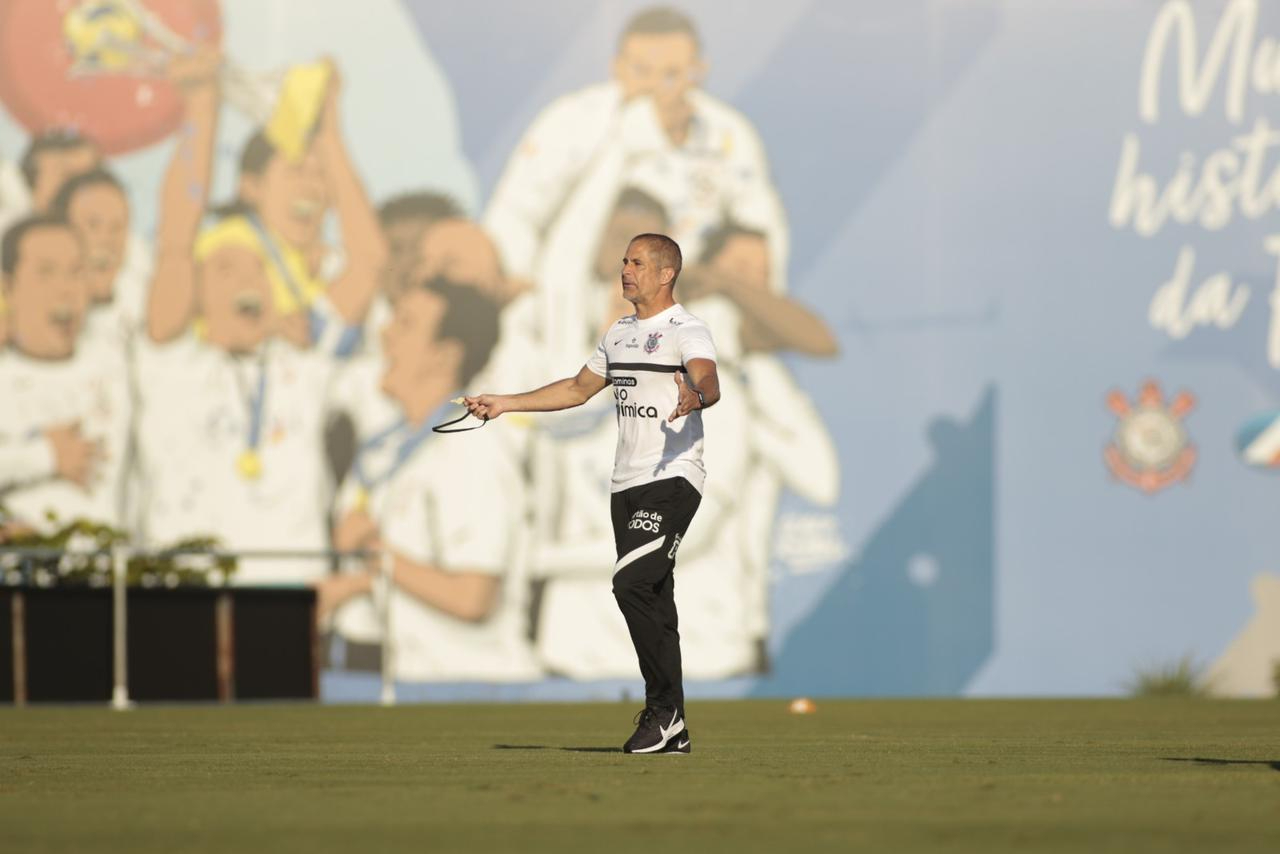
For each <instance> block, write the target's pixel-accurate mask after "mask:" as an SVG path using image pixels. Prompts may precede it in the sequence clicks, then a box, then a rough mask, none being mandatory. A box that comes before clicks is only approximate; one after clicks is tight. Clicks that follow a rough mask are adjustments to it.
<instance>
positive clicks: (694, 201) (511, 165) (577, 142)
mask: <svg viewBox="0 0 1280 854" xmlns="http://www.w3.org/2000/svg"><path fill="white" fill-rule="evenodd" d="M689 106H690V107H691V108H692V111H693V116H692V120H691V122H690V127H689V135H688V138H687V139H686V140H685V141H684V142H683V143H681V144H679V145H677V144H675V143H673V142H672V141H671V140H670V139H669V138H667V136H666V134H665V132H664V131H663V130H662V127H661V123H660V122H659V120H658V115H657V112H656V110H655V108H654V106H653V103H652V101H651V100H650V99H648V98H633V99H631V100H625V99H624V98H623V96H622V88H621V87H620V86H619V85H618V84H617V83H616V82H614V81H610V82H607V83H600V84H596V85H593V86H588V87H586V88H585V89H580V90H578V91H576V92H572V93H569V94H567V95H564V96H562V97H560V98H557V99H556V100H555V101H554V102H552V103H551V104H549V105H548V106H547V107H546V108H544V109H543V110H542V112H541V113H539V114H538V117H537V118H536V119H535V120H534V122H533V124H532V125H531V126H530V127H529V129H528V130H526V131H525V133H524V136H523V137H522V138H521V141H520V144H519V145H518V146H517V147H516V149H515V151H514V152H512V154H511V157H510V159H509V160H508V161H507V165H506V168H505V170H504V171H503V174H502V178H501V179H500V180H499V181H498V184H497V186H496V187H495V188H494V191H493V196H492V198H491V199H490V201H489V205H488V208H487V209H486V211H485V214H484V220H483V221H484V226H485V230H486V231H488V232H489V234H491V235H492V236H493V239H494V241H495V242H496V243H497V245H498V249H499V251H500V252H501V253H502V259H503V264H504V266H505V267H506V270H507V273H508V274H509V275H511V276H515V277H520V278H531V279H535V280H536V273H537V268H538V266H539V265H538V259H539V257H540V255H541V254H542V252H543V251H544V250H545V248H546V247H545V246H544V243H543V241H544V239H545V238H546V236H547V235H548V234H549V233H550V230H551V228H552V227H553V225H554V223H555V222H556V221H557V220H558V219H559V217H560V216H561V215H562V213H563V212H564V211H565V210H567V209H568V208H570V207H571V206H572V200H573V197H574V196H575V195H576V194H577V192H578V191H579V190H580V189H581V188H582V182H583V180H584V178H585V177H586V176H587V175H588V173H590V172H591V170H592V169H593V168H594V165H595V164H598V163H600V162H601V160H602V159H608V158H609V157H610V156H614V155H616V156H617V157H619V158H620V161H621V163H620V165H621V172H620V174H619V175H618V176H617V178H618V181H619V184H620V186H624V187H627V186H630V187H637V188H639V189H642V190H644V191H645V192H646V193H648V194H650V195H651V196H653V197H654V198H656V199H658V200H659V201H661V202H662V204H663V207H664V208H665V209H666V211H667V215H668V217H669V218H670V220H671V230H670V232H669V233H670V235H671V237H672V238H673V239H675V241H676V242H677V243H679V244H680V247H681V249H682V250H683V251H684V255H685V257H686V258H697V257H698V256H699V255H700V254H701V253H702V248H703V242H704V238H705V237H706V234H707V232H709V231H710V230H712V229H714V228H715V227H716V226H718V225H720V224H721V223H723V222H724V220H725V219H726V218H729V219H732V220H733V221H734V222H737V223H741V224H743V225H746V226H748V227H750V228H755V229H759V230H760V231H763V232H764V234H765V236H766V239H767V240H768V244H769V258H770V267H771V270H770V276H769V283H770V287H771V288H773V290H774V291H776V292H785V291H786V269H787V264H786V262H787V255H788V244H789V235H788V230H787V221H786V215H785V213H784V212H783V209H782V203H781V201H780V199H779V198H778V193H777V191H776V190H775V189H774V187H773V181H772V178H771V177H770V175H769V166H768V160H767V158H766V156H765V150H764V145H763V144H762V142H761V140H760V136H759V134H757V133H756V131H755V128H753V127H752V126H751V123H750V121H748V120H747V118H746V117H745V116H743V115H742V114H741V113H739V112H738V111H737V110H735V109H734V108H733V107H731V106H729V105H728V104H726V103H724V102H723V101H720V100H718V99H716V98H714V97H712V96H711V95H708V94H707V93H706V92H703V91H702V90H700V89H694V90H692V91H690V93H689ZM601 224H603V222H602V223H601ZM538 284H539V286H540V287H541V286H543V283H541V282H539V283H538Z"/></svg>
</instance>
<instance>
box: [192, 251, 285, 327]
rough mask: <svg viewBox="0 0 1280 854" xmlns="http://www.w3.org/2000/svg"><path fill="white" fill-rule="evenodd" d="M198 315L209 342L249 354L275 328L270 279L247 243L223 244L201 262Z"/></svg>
mask: <svg viewBox="0 0 1280 854" xmlns="http://www.w3.org/2000/svg"><path fill="white" fill-rule="evenodd" d="M197 275H198V276H199V280H198V281H199V288H200V290H199V293H200V314H201V316H202V317H203V318H204V320H205V323H206V324H207V329H208V340H209V343H210V344H213V345H214V346H216V347H220V348H222V349H224V350H227V351H228V352H231V353H249V352H252V351H253V350H254V349H255V348H256V347H257V346H258V345H259V344H261V343H262V342H263V341H264V340H266V338H267V336H268V335H270V334H271V332H272V330H273V329H274V328H275V323H276V315H275V303H274V302H272V299H271V282H270V280H269V279H268V278H267V270H266V266H265V264H264V263H263V260H262V258H261V256H259V255H258V253H257V252H255V251H254V250H252V249H250V248H248V247H247V246H238V245H234V244H232V245H227V246H222V247H219V248H218V249H215V250H213V252H211V253H210V254H209V257H207V258H205V259H204V261H203V262H201V264H200V267H199V269H198V271H197Z"/></svg>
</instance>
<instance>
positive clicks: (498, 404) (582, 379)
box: [464, 365, 608, 418]
mask: <svg viewBox="0 0 1280 854" xmlns="http://www.w3.org/2000/svg"><path fill="white" fill-rule="evenodd" d="M607 384H608V383H607V381H606V380H605V378H604V377H602V376H600V375H599V374H597V373H596V372H595V371H593V370H591V369H590V368H588V367H587V366H586V365H583V366H582V370H580V371H578V375H577V376H576V377H566V378H565V379H562V380H557V381H555V382H553V383H549V384H548V385H544V386H543V387H542V388H540V389H535V390H534V391H527V392H525V393H524V394H479V395H476V396H475V397H467V398H464V399H465V400H466V403H467V409H468V410H469V411H470V412H471V414H472V415H474V416H475V417H476V418H497V417H498V416H499V415H501V414H502V413H504V412H553V411H555V410H557V409H570V408H572V407H574V406H581V405H582V404H584V403H586V402H587V401H588V400H590V399H591V398H592V397H594V396H595V395H596V394H597V393H598V392H599V391H600V390H601V389H602V388H604V387H605V386H606V385H607Z"/></svg>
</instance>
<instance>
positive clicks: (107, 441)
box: [0, 346, 130, 532]
mask: <svg viewBox="0 0 1280 854" xmlns="http://www.w3.org/2000/svg"><path fill="white" fill-rule="evenodd" d="M123 373H124V359H123V355H122V354H119V353H110V352H101V351H96V350H93V349H90V348H86V347H81V346H77V348H76V352H75V354H74V355H73V356H72V357H71V358H69V359H65V360H58V361H47V360H44V359H33V358H31V357H30V356H26V355H23V354H22V353H20V352H18V351H17V350H16V349H15V348H12V347H10V348H8V349H5V350H0V401H3V403H2V404H0V504H4V505H6V506H7V507H8V509H9V511H10V512H11V513H13V515H15V516H16V517H17V518H19V519H21V520H22V521H24V522H26V523H27V524H29V525H32V526H34V527H37V528H39V529H41V530H43V531H46V532H52V530H54V529H56V528H57V527H59V526H61V525H63V524H66V523H68V522H71V521H74V520H76V519H88V520H90V521H94V522H105V523H107V524H109V525H113V526H120V525H121V524H122V523H123V521H124V519H123V518H122V516H123V510H122V501H123V496H122V491H123V484H124V477H125V464H126V459H125V458H126V453H127V448H128V444H129V419H130V402H129V387H128V385H127V384H126V383H124V382H122V381H121V380H120V377H121V376H122V375H123ZM76 423H78V424H79V425H80V435H81V437H82V438H84V439H86V440H88V441H92V442H97V443H98V444H99V445H100V447H101V450H102V456H101V460H100V463H99V465H98V468H97V470H96V477H95V478H94V480H93V483H92V484H91V485H90V487H89V488H88V489H82V488H80V487H79V486H77V485H76V484H74V483H72V482H70V481H66V480H61V479H59V478H58V477H57V472H56V461H55V458H54V453H53V447H52V445H51V444H50V443H49V440H48V439H47V438H46V437H45V433H46V431H48V430H49V429H50V428H53V427H65V426H68V425H70V424H76ZM51 513H52V514H54V515H56V517H57V518H56V521H54V520H52V519H50V518H49V514H51Z"/></svg>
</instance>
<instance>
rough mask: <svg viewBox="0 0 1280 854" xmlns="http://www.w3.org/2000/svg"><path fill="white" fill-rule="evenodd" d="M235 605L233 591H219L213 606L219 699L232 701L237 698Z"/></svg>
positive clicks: (224, 701) (226, 701)
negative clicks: (232, 597) (233, 609)
mask: <svg viewBox="0 0 1280 854" xmlns="http://www.w3.org/2000/svg"><path fill="white" fill-rule="evenodd" d="M233 607H234V605H233V604H232V601H231V591H229V590H227V589H225V588H224V589H222V590H220V591H218V595H217V598H215V599H214V606H213V626H214V638H215V641H214V649H215V652H214V655H215V656H216V660H215V669H216V670H217V673H218V699H219V700H220V701H221V702H223V703H230V702H231V701H232V700H234V699H235V698H236V656H235V650H236V648H235V622H234V612H233V611H232V608H233Z"/></svg>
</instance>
